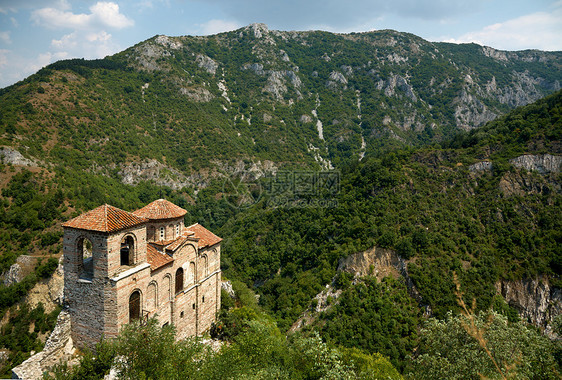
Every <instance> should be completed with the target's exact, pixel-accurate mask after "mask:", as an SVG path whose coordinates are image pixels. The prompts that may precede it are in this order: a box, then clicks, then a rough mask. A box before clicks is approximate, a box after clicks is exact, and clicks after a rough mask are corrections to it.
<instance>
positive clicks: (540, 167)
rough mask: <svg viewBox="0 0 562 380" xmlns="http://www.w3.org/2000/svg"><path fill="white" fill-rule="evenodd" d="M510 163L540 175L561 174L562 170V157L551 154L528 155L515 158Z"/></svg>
mask: <svg viewBox="0 0 562 380" xmlns="http://www.w3.org/2000/svg"><path fill="white" fill-rule="evenodd" d="M509 162H510V163H511V164H512V165H513V166H515V167H518V168H523V169H526V170H529V171H536V172H539V173H540V174H546V173H560V170H561V169H562V156H553V155H551V154H542V155H531V154H526V155H523V156H519V157H517V158H513V159H511V160H509Z"/></svg>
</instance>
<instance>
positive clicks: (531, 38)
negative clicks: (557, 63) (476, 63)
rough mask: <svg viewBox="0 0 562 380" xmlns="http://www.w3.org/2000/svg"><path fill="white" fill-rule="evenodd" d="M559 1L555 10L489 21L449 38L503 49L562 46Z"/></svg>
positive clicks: (458, 41) (452, 40) (561, 5)
mask: <svg viewBox="0 0 562 380" xmlns="http://www.w3.org/2000/svg"><path fill="white" fill-rule="evenodd" d="M556 5H557V6H558V7H557V8H556V9H554V10H553V12H550V13H547V12H536V13H532V14H529V15H525V16H521V17H518V18H515V19H512V20H508V21H505V22H501V23H496V24H492V25H488V26H486V27H484V28H482V29H481V30H478V31H474V32H470V33H466V34H464V35H462V36H460V37H458V38H454V39H449V40H448V42H454V43H462V42H475V43H477V44H480V45H487V46H492V47H494V48H497V49H503V50H523V49H540V50H562V22H560V20H562V1H561V2H558V3H557V4H556Z"/></svg>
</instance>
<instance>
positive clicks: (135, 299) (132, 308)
mask: <svg viewBox="0 0 562 380" xmlns="http://www.w3.org/2000/svg"><path fill="white" fill-rule="evenodd" d="M140 305H141V294H140V292H139V291H138V290H135V291H134V292H133V293H132V294H131V296H130V297H129V322H133V321H134V320H135V319H139V318H140Z"/></svg>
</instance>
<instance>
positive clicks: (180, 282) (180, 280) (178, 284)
mask: <svg viewBox="0 0 562 380" xmlns="http://www.w3.org/2000/svg"><path fill="white" fill-rule="evenodd" d="M182 290H183V268H178V270H177V271H176V294H177V293H179V292H181V291H182Z"/></svg>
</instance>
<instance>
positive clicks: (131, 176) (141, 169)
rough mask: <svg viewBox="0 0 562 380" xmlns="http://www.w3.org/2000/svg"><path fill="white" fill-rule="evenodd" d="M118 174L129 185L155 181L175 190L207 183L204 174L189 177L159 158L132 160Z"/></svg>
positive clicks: (159, 184) (202, 185)
mask: <svg viewBox="0 0 562 380" xmlns="http://www.w3.org/2000/svg"><path fill="white" fill-rule="evenodd" d="M118 174H119V175H120V176H121V181H122V182H123V183H125V184H127V185H136V184H138V183H139V182H140V181H153V182H154V183H155V184H157V185H158V186H167V187H170V188H172V189H174V190H178V189H181V188H183V187H186V186H201V187H204V186H205V185H206V179H205V178H204V177H203V176H202V175H192V176H189V177H187V176H185V175H183V174H182V173H180V172H179V171H177V170H175V169H173V168H170V167H169V166H166V165H164V164H162V163H160V162H158V161H157V160H145V161H142V162H131V163H130V164H128V165H126V166H123V167H122V168H121V170H120V171H119V173H118Z"/></svg>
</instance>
